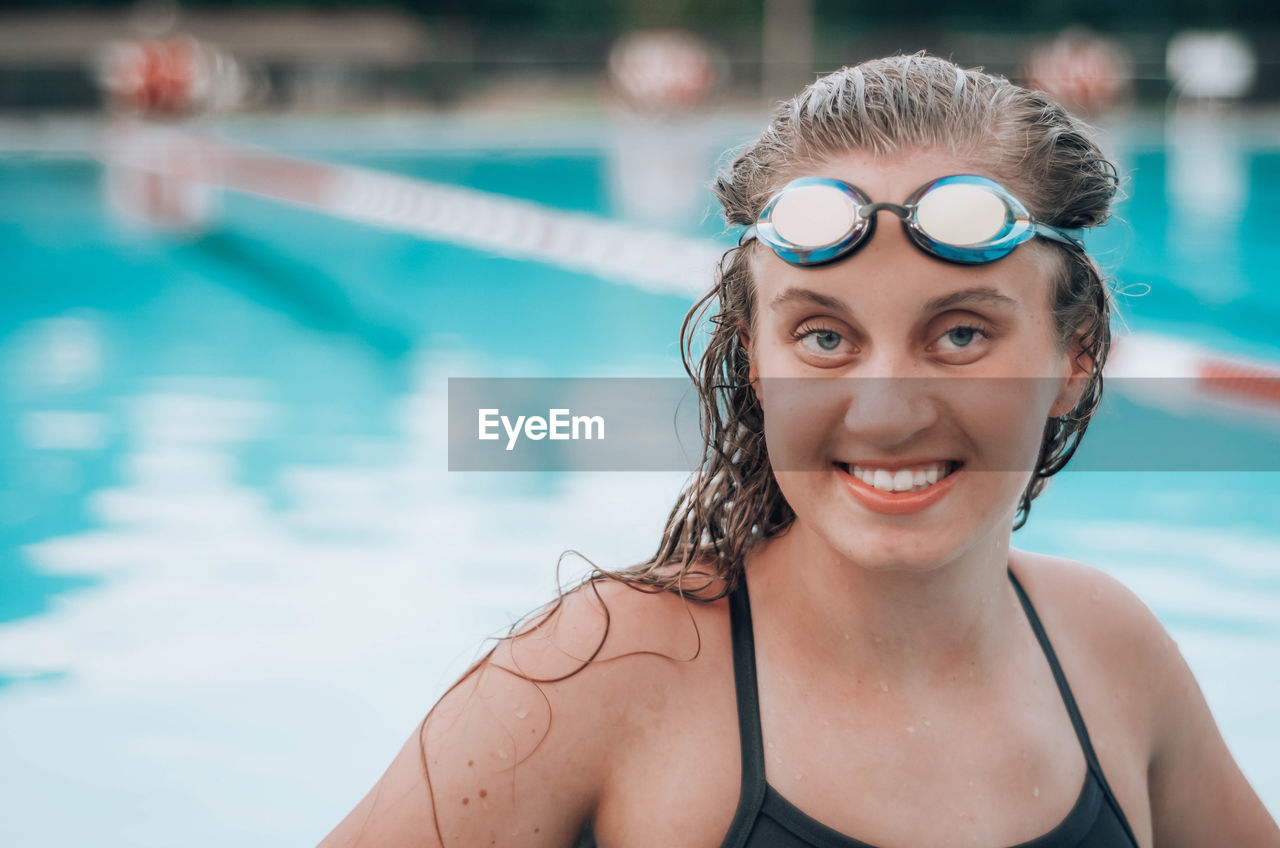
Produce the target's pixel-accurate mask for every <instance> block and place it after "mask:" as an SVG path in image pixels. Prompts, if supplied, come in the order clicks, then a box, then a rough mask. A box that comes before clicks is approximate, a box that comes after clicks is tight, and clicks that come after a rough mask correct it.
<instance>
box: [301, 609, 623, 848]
mask: <svg viewBox="0 0 1280 848" xmlns="http://www.w3.org/2000/svg"><path fill="white" fill-rule="evenodd" d="M603 633H604V627H603V617H602V615H601V614H600V612H599V604H598V601H596V600H595V599H594V598H593V597H592V596H591V595H590V593H589V592H588V593H585V594H584V593H573V594H571V595H569V596H567V597H566V600H565V603H564V605H563V606H562V607H561V609H560V610H559V612H557V613H556V614H555V615H554V616H553V617H552V618H551V619H550V620H549V621H548V623H547V624H546V625H544V626H543V627H540V628H538V629H537V630H535V631H531V632H525V633H524V634H522V635H520V636H518V637H516V638H515V639H514V640H510V641H504V642H502V643H500V644H499V646H498V648H497V649H496V650H495V651H494V653H493V655H492V656H490V657H489V658H488V659H487V660H486V661H485V662H484V663H483V664H482V665H481V666H480V667H479V668H478V669H476V670H474V671H473V673H472V674H470V675H469V676H467V677H465V678H464V679H463V680H462V681H461V683H460V684H459V685H457V686H456V687H455V688H454V689H452V690H451V691H450V692H448V693H447V694H446V695H445V696H444V697H443V698H442V699H441V700H440V703H438V704H437V705H436V707H435V708H434V709H433V710H432V712H431V713H430V714H429V715H428V717H427V718H426V719H425V720H424V722H423V724H422V725H421V726H420V727H419V728H418V731H416V732H415V733H414V734H413V735H412V736H411V737H410V739H409V740H408V741H407V742H406V743H405V746H404V748H403V749H402V750H401V751H400V753H399V755H398V756H397V757H396V758H395V760H394V762H392V763H391V766H390V767H389V768H388V769H387V772H386V774H384V775H383V776H382V779H381V780H379V781H378V783H377V785H375V786H374V787H373V789H372V790H371V791H370V792H369V794H368V795H367V796H366V797H365V798H364V800H362V801H361V802H360V803H359V804H358V805H357V806H356V808H355V809H354V810H352V812H351V813H350V814H349V815H348V816H347V817H346V818H345V819H344V820H343V821H342V822H341V823H340V824H339V825H338V826H337V827H336V828H335V829H334V830H333V832H332V833H330V834H329V836H328V837H327V838H326V839H325V840H324V841H323V842H322V843H321V848H357V847H358V846H377V848H398V847H399V846H414V848H422V847H423V846H427V848H437V846H445V848H471V846H507V845H511V846H515V845H518V846H533V848H538V846H555V848H564V846H567V845H572V844H573V841H574V838H575V837H576V836H577V834H578V832H579V830H580V829H581V827H582V824H583V823H584V822H585V821H587V820H589V818H590V817H591V815H592V812H593V810H594V809H595V806H596V803H597V793H598V787H599V786H600V785H601V784H602V783H603V781H604V778H605V775H606V773H607V769H608V750H609V746H608V744H607V743H608V737H609V731H608V710H607V709H602V708H601V707H602V705H603V704H606V703H608V702H610V701H611V700H616V699H611V698H610V697H609V690H610V687H612V686H614V683H613V680H614V679H616V677H617V675H616V674H613V673H612V672H611V671H610V670H609V666H608V664H605V665H601V666H596V665H591V666H588V667H587V669H586V670H585V671H583V672H581V673H579V674H575V675H572V676H570V677H568V678H567V679H565V680H562V681H559V682H548V683H541V684H540V685H534V684H533V683H530V682H529V681H527V680H524V679H521V676H519V675H518V674H513V673H511V670H518V671H519V672H522V673H523V674H525V675H527V676H529V677H533V678H535V679H542V680H549V679H552V678H557V677H562V676H564V675H566V674H568V673H569V672H572V671H574V670H575V669H577V668H578V667H579V666H580V665H581V664H582V662H581V660H582V658H585V657H587V656H590V655H591V653H592V652H593V651H594V650H595V648H596V646H597V645H598V644H599V643H600V641H601V638H602V636H603Z"/></svg>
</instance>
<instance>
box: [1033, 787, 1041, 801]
mask: <svg viewBox="0 0 1280 848" xmlns="http://www.w3.org/2000/svg"><path fill="white" fill-rule="evenodd" d="M1031 794H1032V795H1034V796H1035V797H1037V798H1039V797H1040V787H1039V786H1037V787H1035V788H1034V789H1032V790H1031Z"/></svg>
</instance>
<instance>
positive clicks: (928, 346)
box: [744, 152, 1088, 570]
mask: <svg viewBox="0 0 1280 848" xmlns="http://www.w3.org/2000/svg"><path fill="white" fill-rule="evenodd" d="M974 172H977V173H982V171H981V170H976V171H975V169H974V167H973V166H972V164H965V163H964V162H963V161H962V160H960V159H958V158H956V157H955V156H954V155H951V154H943V153H930V152H925V153H910V154H904V155H901V156H898V157H895V158H893V159H889V160H879V161H876V160H873V159H872V158H871V157H869V156H867V155H864V154H861V153H850V154H847V155H845V156H842V157H840V158H838V159H834V160H832V161H830V162H828V163H827V164H826V165H825V166H822V167H818V168H815V169H814V170H813V171H811V172H806V173H804V174H797V175H795V176H825V177H834V178H837V179H841V180H844V181H846V182H849V183H852V184H853V185H856V186H858V187H859V188H861V189H862V190H863V191H864V192H865V193H866V194H867V195H868V196H869V197H870V198H871V200H872V201H887V202H892V203H902V202H903V201H904V200H905V199H906V198H907V196H908V195H910V194H911V192H912V191H914V190H915V189H916V188H918V187H919V186H921V185H923V184H924V183H926V182H929V181H930V180H932V179H935V178H937V177H941V176H945V175H948V174H957V173H974ZM987 176H994V174H987ZM1058 249H1059V248H1057V247H1052V246H1048V245H1046V244H1044V243H1042V240H1040V239H1035V240H1033V241H1031V242H1029V243H1027V244H1024V245H1022V246H1020V247H1018V248H1016V249H1015V250H1014V251H1013V253H1012V254H1010V255H1009V256H1007V257H1005V258H1004V259H1001V260H1000V261H998V262H994V263H991V264H988V265H975V266H962V265H954V264H950V263H946V262H943V261H941V260H939V259H935V258H933V257H931V256H929V255H927V254H925V253H923V252H921V251H920V250H919V249H918V248H916V247H914V246H913V245H912V244H911V242H910V241H908V239H907V236H906V234H905V233H904V232H903V231H902V225H901V223H900V221H899V220H898V219H897V218H896V217H894V216H893V215H892V214H891V213H888V212H880V213H878V220H877V226H876V230H875V232H874V234H873V235H872V237H871V239H870V241H869V242H866V243H864V245H863V246H862V247H861V249H859V250H858V251H857V252H855V253H854V254H852V255H851V256H848V257H846V258H845V259H843V260H841V261H838V262H835V263H833V264H831V265H825V266H820V267H816V268H801V267H796V266H793V265H790V264H788V263H786V262H784V261H783V260H781V259H779V258H778V257H777V256H776V255H774V253H773V252H772V251H771V250H769V249H768V248H767V247H766V246H764V245H762V244H760V243H759V242H756V243H754V245H753V247H752V248H751V250H752V251H753V256H752V260H751V261H752V263H753V272H754V278H755V280H756V304H755V305H756V326H755V329H754V332H750V333H749V334H748V333H744V341H746V343H747V346H748V350H749V353H750V359H751V376H752V380H753V382H755V385H756V389H757V392H758V393H759V396H760V400H761V405H762V407H763V409H764V421H765V440H766V442H767V444H768V449H769V455H770V461H771V463H772V465H773V468H774V473H775V476H776V477H777V480H778V484H779V486H780V487H781V489H782V492H783V494H784V495H785V496H786V498H787V501H788V502H789V503H790V504H791V506H792V508H793V509H794V510H795V512H796V525H797V527H800V528H803V530H804V531H807V532H810V533H812V534H816V535H817V536H818V537H820V538H821V539H823V540H824V541H825V542H826V543H827V544H828V545H830V546H831V547H832V548H833V549H834V550H835V551H837V552H839V553H842V554H843V555H844V556H846V557H847V558H849V559H850V560H852V561H855V562H857V563H859V564H860V565H863V566H864V567H868V568H875V569H917V570H918V569H927V568H930V567H935V566H938V565H942V564H943V563H946V562H948V561H951V560H952V559H954V558H956V557H958V556H962V555H963V554H964V553H965V552H966V551H969V550H972V549H975V547H977V546H981V545H984V544H1000V543H1001V542H1003V543H1005V544H1007V542H1008V538H1009V533H1010V531H1011V528H1012V522H1013V515H1014V512H1015V511H1016V508H1017V503H1018V499H1019V496H1020V495H1021V493H1022V491H1023V490H1024V489H1025V487H1026V485H1027V483H1028V481H1029V479H1030V473H1031V470H1032V469H1033V468H1034V467H1035V463H1036V458H1037V455H1038V452H1039V448H1040V442H1041V437H1042V434H1043V431H1044V427H1045V424H1046V420H1047V419H1048V418H1050V417H1052V416H1056V415H1062V414H1064V413H1066V412H1068V411H1070V410H1071V409H1072V407H1073V406H1074V405H1075V402H1076V400H1078V398H1079V396H1080V394H1081V392H1082V391H1083V389H1084V387H1085V384H1086V381H1087V377H1088V372H1087V370H1085V369H1082V368H1080V367H1077V366H1074V365H1073V363H1072V357H1070V356H1068V355H1067V353H1065V352H1063V351H1060V350H1059V347H1058V345H1057V342H1056V339H1055V332H1054V327H1053V319H1052V315H1051V313H1050V309H1049V302H1050V291H1049V288H1050V282H1051V279H1052V275H1053V272H1054V269H1055V263H1057V262H1060V261H1061V259H1060V257H1057V256H1055V255H1054V254H1053V252H1052V251H1054V250H1058ZM1085 365H1086V366H1087V365H1088V363H1087V362H1086V363H1085ZM956 468H958V470H952V469H956ZM948 472H949V473H948ZM935 477H936V478H937V482H932V483H931V482H930V481H931V480H933V479H934V478H935ZM868 481H869V482H868ZM907 487H910V489H909V490H907V491H903V490H904V489H907ZM885 489H889V490H891V491H888V492H886V491H884V490H885Z"/></svg>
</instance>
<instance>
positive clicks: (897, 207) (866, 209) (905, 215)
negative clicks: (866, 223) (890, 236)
mask: <svg viewBox="0 0 1280 848" xmlns="http://www.w3.org/2000/svg"><path fill="white" fill-rule="evenodd" d="M881 209H885V210H888V211H889V212H892V213H893V214H894V215H897V216H898V217H899V218H901V219H902V220H904V221H906V220H908V219H909V218H910V217H911V213H912V212H913V211H914V210H915V207H914V206H903V205H902V204H900V203H868V204H866V205H865V206H859V207H858V216H859V217H861V218H871V217H872V216H873V215H875V214H876V213H877V212H879V211H880V210H881Z"/></svg>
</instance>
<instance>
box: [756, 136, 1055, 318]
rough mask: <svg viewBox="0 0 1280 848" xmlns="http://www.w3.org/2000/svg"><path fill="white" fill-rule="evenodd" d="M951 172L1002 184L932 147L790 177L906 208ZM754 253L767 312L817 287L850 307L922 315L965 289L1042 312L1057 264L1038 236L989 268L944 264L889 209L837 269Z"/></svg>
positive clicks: (860, 156)
mask: <svg viewBox="0 0 1280 848" xmlns="http://www.w3.org/2000/svg"><path fill="white" fill-rule="evenodd" d="M951 174H980V175H982V176H987V177H991V178H992V179H997V180H998V179H999V178H998V176H997V175H996V174H995V173H994V172H993V171H992V170H991V169H990V167H989V166H985V165H983V164H982V163H981V162H980V161H979V160H977V159H976V158H975V157H965V156H961V155H959V154H957V153H954V152H951V151H941V150H925V151H912V152H904V153H900V154H897V155H894V156H892V157H888V158H876V157H874V156H872V155H870V154H868V153H864V152H861V151H850V152H847V153H844V154H841V155H840V156H838V157H833V158H830V159H828V160H826V161H824V162H822V163H820V164H817V165H810V166H806V167H804V168H798V169H796V170H794V171H792V172H790V173H788V174H787V177H786V180H785V181H786V182H789V181H790V180H792V179H796V178H798V177H810V176H814V177H832V178H835V179H838V180H843V181H845V182H847V183H850V184H852V185H855V186H857V187H858V188H859V189H861V190H862V191H863V193H864V194H866V195H867V196H868V197H869V198H871V200H872V201H874V202H888V203H902V202H903V201H904V200H906V199H907V197H908V196H909V195H910V194H911V193H912V192H914V191H915V190H916V189H917V188H919V187H920V186H922V185H924V184H925V183H927V182H930V181H932V180H934V179H937V178H938V177H944V176H948V175H951ZM784 184H785V183H784ZM780 187H781V186H779V188H780ZM751 250H752V257H751V262H752V271H753V277H754V279H755V283H756V292H757V295H756V306H757V308H758V310H760V311H761V312H765V313H767V312H768V311H769V309H770V304H771V303H772V301H773V300H774V298H776V297H777V296H778V295H779V294H781V293H783V292H785V291H787V290H788V289H809V290H811V291H815V292H818V293H820V294H824V295H828V296H830V297H832V298H835V299H839V300H841V301H843V302H844V303H846V304H850V305H856V304H859V303H861V304H863V305H870V304H872V303H874V304H876V305H880V306H886V305H898V306H901V307H903V308H910V309H911V310H912V311H914V310H915V309H916V308H918V307H919V306H921V305H923V304H925V303H928V302H930V301H936V300H937V299H938V298H939V297H943V296H945V295H947V294H950V293H952V292H956V291H960V290H961V289H967V288H972V287H988V288H993V289H995V290H997V291H999V292H1000V293H1001V294H1004V295H1006V296H1008V297H1010V298H1013V299H1014V300H1017V301H1018V302H1019V303H1020V304H1022V306H1023V308H1024V309H1025V310H1027V312H1029V313H1036V314H1039V313H1040V312H1042V311H1047V310H1048V306H1049V292H1048V288H1049V281H1050V279H1052V274H1053V271H1054V268H1055V264H1054V263H1055V262H1056V261H1057V257H1056V255H1055V254H1054V253H1053V252H1052V248H1047V247H1046V245H1044V244H1043V243H1042V241H1041V240H1040V239H1032V240H1031V241H1030V242H1028V243H1026V244H1024V245H1021V246H1020V247H1018V248H1016V249H1015V250H1014V251H1013V252H1012V253H1011V254H1009V255H1008V256H1006V257H1005V258H1003V259H1001V260H999V261H997V262H993V263H991V264H988V265H972V266H964V265H957V264H954V263H949V262H944V261H942V260H940V259H937V258H935V257H932V256H929V255H928V254H926V253H924V252H923V251H921V250H919V249H918V248H917V247H915V246H914V245H913V244H912V243H911V242H910V240H909V239H908V238H907V236H906V234H905V233H903V231H902V225H901V222H900V221H899V220H898V219H897V218H896V217H894V216H893V215H892V214H890V213H888V212H881V213H879V214H878V215H877V219H876V230H875V233H874V234H873V235H872V237H871V239H870V241H868V242H867V243H866V244H864V245H863V246H862V247H861V248H860V249H859V250H858V251H857V252H855V253H854V254H852V255H850V256H848V257H846V258H844V259H843V260H840V261H837V262H834V263H832V264H830V265H822V266H818V267H812V268H801V267H797V266H794V265H791V264H789V263H787V262H784V261H783V260H782V259H780V258H778V256H776V255H775V254H774V253H773V251H771V250H769V249H768V248H767V247H765V246H764V245H763V244H761V243H760V242H758V241H757V242H753V243H752V248H751Z"/></svg>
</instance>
